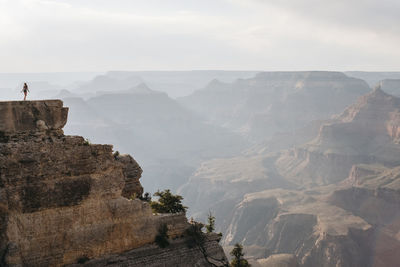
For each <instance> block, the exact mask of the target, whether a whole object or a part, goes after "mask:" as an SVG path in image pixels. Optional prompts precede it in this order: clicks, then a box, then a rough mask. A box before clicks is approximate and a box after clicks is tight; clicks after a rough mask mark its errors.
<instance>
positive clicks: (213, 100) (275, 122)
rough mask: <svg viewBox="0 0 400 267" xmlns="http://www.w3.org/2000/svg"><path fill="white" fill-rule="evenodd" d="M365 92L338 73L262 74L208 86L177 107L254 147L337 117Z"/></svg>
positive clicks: (358, 82) (364, 86) (366, 88)
mask: <svg viewBox="0 0 400 267" xmlns="http://www.w3.org/2000/svg"><path fill="white" fill-rule="evenodd" d="M369 90H370V88H369V86H368V85H367V84H366V83H365V82H364V81H363V80H360V79H355V78H350V77H347V76H346V75H345V74H343V73H340V72H325V71H309V72H262V73H259V74H257V75H256V76H255V77H254V78H250V79H240V80H237V81H236V82H234V83H230V84H228V83H222V82H218V81H213V82H211V83H210V84H209V85H208V86H207V87H205V88H204V89H202V90H198V91H196V92H194V93H193V94H192V95H190V96H187V97H183V98H181V99H180V102H181V103H182V104H183V105H185V106H186V107H187V108H188V109H192V110H194V111H196V112H198V113H200V114H202V115H204V116H206V117H208V118H209V120H210V121H211V122H213V123H215V124H217V125H223V126H225V127H227V128H229V129H231V130H233V131H235V132H238V133H240V134H242V135H243V136H245V137H247V138H249V139H250V140H253V141H256V142H259V141H262V140H264V139H266V138H269V137H271V136H272V135H273V134H275V133H280V132H292V131H294V130H296V129H297V128H301V127H304V126H305V125H306V124H308V123H309V122H311V121H313V120H317V119H326V118H328V117H329V116H331V115H333V114H336V113H338V112H341V111H342V110H343V109H344V108H345V107H346V106H347V105H349V104H351V103H352V102H353V101H355V100H356V99H357V97H359V96H361V95H363V94H365V93H367V92H368V91H369Z"/></svg>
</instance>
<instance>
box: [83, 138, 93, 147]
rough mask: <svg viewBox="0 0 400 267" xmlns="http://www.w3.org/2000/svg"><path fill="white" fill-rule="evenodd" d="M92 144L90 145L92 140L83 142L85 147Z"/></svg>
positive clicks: (86, 139)
mask: <svg viewBox="0 0 400 267" xmlns="http://www.w3.org/2000/svg"><path fill="white" fill-rule="evenodd" d="M91 144H92V143H90V140H89V139H88V138H85V140H84V141H83V145H84V146H89V145H91Z"/></svg>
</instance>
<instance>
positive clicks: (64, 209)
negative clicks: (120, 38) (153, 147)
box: [0, 100, 226, 266]
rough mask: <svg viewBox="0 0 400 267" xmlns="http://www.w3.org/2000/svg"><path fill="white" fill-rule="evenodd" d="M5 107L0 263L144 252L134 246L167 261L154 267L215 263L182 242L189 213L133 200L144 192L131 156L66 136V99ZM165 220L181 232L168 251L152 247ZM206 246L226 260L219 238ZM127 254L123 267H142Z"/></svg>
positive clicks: (173, 234)
mask: <svg viewBox="0 0 400 267" xmlns="http://www.w3.org/2000/svg"><path fill="white" fill-rule="evenodd" d="M0 111H1V112H0V136H1V140H0V265H1V266H63V265H68V264H76V263H77V262H82V259H87V260H90V259H93V260H95V259H102V258H103V259H104V258H106V259H107V258H108V259H110V258H111V257H118V255H122V254H123V255H125V256H126V254H124V253H130V252H129V251H133V252H132V253H133V254H135V253H136V255H142V254H141V253H140V252H134V250H135V249H141V248H143V247H146V251H147V253H148V254H149V257H148V258H146V256H143V257H142V260H144V261H146V260H148V261H151V259H154V258H155V259H159V260H162V261H164V262H161V263H160V262H157V260H156V261H154V260H153V261H152V262H153V265H151V266H161V265H162V264H167V265H168V264H171V265H174V266H187V265H185V262H188V263H189V262H190V263H192V262H193V263H195V264H198V263H201V264H202V266H208V265H210V266H211V263H209V261H208V260H207V258H206V257H205V255H204V254H203V253H202V252H201V251H200V250H199V249H197V250H196V249H192V250H189V251H188V250H187V249H186V247H185V246H184V242H183V240H184V238H182V236H183V235H184V231H185V230H186V229H187V227H188V225H189V224H188V222H187V219H186V217H185V215H184V214H173V215H156V214H153V213H152V211H151V208H150V206H149V204H148V203H147V202H145V201H141V200H139V199H137V198H133V199H128V197H132V196H135V195H136V196H140V195H141V194H142V192H143V188H142V186H141V185H140V182H139V178H140V176H141V173H142V170H141V168H140V166H139V165H138V164H137V162H136V161H135V160H134V159H133V158H132V157H131V156H129V155H113V150H112V146H111V145H97V144H96V145H95V144H90V143H89V142H88V141H87V140H85V139H84V138H82V137H80V136H65V135H64V134H63V130H62V128H63V126H64V125H65V124H66V122H67V112H68V109H67V108H65V107H63V103H62V101H60V100H46V101H17V102H0ZM161 224H166V225H167V227H168V235H169V237H170V238H177V241H176V244H175V245H174V246H173V247H172V248H170V249H169V250H168V251H166V252H162V251H161V250H160V249H158V248H156V247H154V246H153V247H152V246H151V244H152V243H153V242H154V238H155V236H156V234H157V231H158V228H159V226H160V225H161ZM180 240H181V241H180ZM149 246H150V247H149ZM208 248H209V249H208ZM157 251H158V252H157ZM205 251H206V252H207V255H208V256H210V257H211V258H215V259H217V260H218V262H219V264H220V265H222V264H223V263H224V262H225V261H226V258H225V255H224V253H223V251H222V249H221V247H220V246H219V245H218V242H217V240H216V239H215V238H211V237H209V238H208V239H207V241H206V244H205ZM208 252H209V253H208ZM160 253H164V257H159V256H160V255H159V254H160ZM112 255H117V256H112ZM165 255H167V257H165ZM176 255H179V257H177V256H176ZM125 256H123V257H119V258H118V259H119V262H120V263H122V262H124V259H126V262H125V263H124V266H141V264H140V262H141V261H136V260H132V259H130V260H128V259H129V257H125ZM124 257H125V258H124ZM157 257H158V258H157ZM90 262H91V261H89V262H88V264H89V263H90ZM107 264H109V263H108V262H107ZM157 264H158V265H157ZM189 265H190V264H189Z"/></svg>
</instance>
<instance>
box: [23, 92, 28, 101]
mask: <svg viewBox="0 0 400 267" xmlns="http://www.w3.org/2000/svg"><path fill="white" fill-rule="evenodd" d="M26 94H27V92H24V101H25V100H26Z"/></svg>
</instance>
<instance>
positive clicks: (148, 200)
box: [139, 192, 151, 202]
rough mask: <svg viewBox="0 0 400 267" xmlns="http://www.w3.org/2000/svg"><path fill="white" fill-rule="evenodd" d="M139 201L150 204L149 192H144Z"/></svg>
mask: <svg viewBox="0 0 400 267" xmlns="http://www.w3.org/2000/svg"><path fill="white" fill-rule="evenodd" d="M139 199H140V200H143V201H146V202H151V194H150V193H149V192H146V193H144V194H143V196H140V197H139Z"/></svg>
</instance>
